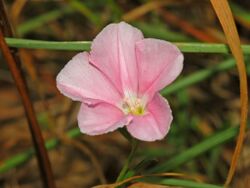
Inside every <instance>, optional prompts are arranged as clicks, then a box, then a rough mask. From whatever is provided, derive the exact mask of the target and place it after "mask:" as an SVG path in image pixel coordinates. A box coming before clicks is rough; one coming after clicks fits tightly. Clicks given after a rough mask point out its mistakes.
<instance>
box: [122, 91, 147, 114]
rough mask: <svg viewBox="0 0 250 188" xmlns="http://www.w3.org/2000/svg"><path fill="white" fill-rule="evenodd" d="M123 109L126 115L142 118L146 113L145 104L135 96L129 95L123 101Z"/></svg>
mask: <svg viewBox="0 0 250 188" xmlns="http://www.w3.org/2000/svg"><path fill="white" fill-rule="evenodd" d="M121 107H122V111H123V112H124V113H125V114H132V115H136V116H140V115H143V114H144V113H145V103H144V102H143V100H142V99H140V98H137V96H135V95H130V96H129V95H127V97H125V98H124V99H123V102H122V105H121Z"/></svg>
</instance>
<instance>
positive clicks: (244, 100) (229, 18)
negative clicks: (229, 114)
mask: <svg viewBox="0 0 250 188" xmlns="http://www.w3.org/2000/svg"><path fill="white" fill-rule="evenodd" d="M210 1H211V3H212V5H213V8H214V10H215V12H216V14H217V16H218V18H219V20H220V23H221V25H222V28H223V30H224V33H225V36H226V39H227V42H228V45H229V47H230V49H231V51H232V54H233V56H234V58H235V59H236V62H237V68H238V73H239V78H240V99H241V121H240V131H239V135H238V139H237V143H236V147H235V150H234V154H233V158H232V161H231V165H230V169H229V172H228V176H227V179H226V182H225V186H228V185H229V184H230V182H231V180H232V178H233V176H234V173H235V170H236V166H237V163H238V160H239V156H240V152H241V149H242V146H243V141H244V137H245V130H246V123H247V112H248V88H247V74H246V67H245V63H244V57H243V53H242V49H241V47H240V39H239V35H238V32H237V29H236V25H235V22H234V19H233V15H232V12H231V9H230V7H229V4H228V1H227V0H219V1H218V0H210Z"/></svg>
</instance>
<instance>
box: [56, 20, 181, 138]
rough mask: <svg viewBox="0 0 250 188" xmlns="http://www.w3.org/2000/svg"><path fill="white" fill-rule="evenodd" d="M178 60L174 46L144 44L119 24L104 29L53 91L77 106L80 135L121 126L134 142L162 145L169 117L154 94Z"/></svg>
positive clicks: (67, 67)
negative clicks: (157, 141)
mask: <svg viewBox="0 0 250 188" xmlns="http://www.w3.org/2000/svg"><path fill="white" fill-rule="evenodd" d="M182 67H183V55H182V53H181V52H180V51H179V49H178V48H177V47H176V46H174V45H173V44H171V43H169V42H166V41H163V40H158V39H150V38H148V39H144V37H143V34H142V33H141V31H140V30H138V29H136V28H134V27H132V26H131V25H129V24H127V23H125V22H121V23H119V24H110V25H108V26H106V27H105V28H104V29H103V30H102V31H101V32H100V33H99V34H98V35H97V37H96V38H95V39H94V41H93V43H92V46H91V51H90V53H88V52H82V53H79V54H77V55H76V56H75V57H73V59H72V60H70V61H69V62H68V64H66V65H65V67H64V68H63V69H62V70H61V72H60V73H59V74H58V76H57V78H56V80H57V87H58V89H59V90H60V91H61V92H62V93H63V94H64V95H65V96H67V97H69V98H71V99H73V100H76V101H80V102H82V104H81V108H80V111H79V114H78V124H79V127H80V130H81V132H83V133H85V134H88V135H100V134H104V133H107V132H111V131H114V130H115V129H117V128H120V127H123V126H126V128H127V130H128V132H129V133H130V134H131V135H132V136H133V137H135V138H137V139H139V140H144V141H154V140H160V139H163V138H164V137H165V136H166V134H167V133H168V130H169V128H170V124H171V122H172V119H173V117H172V112H171V109H170V107H169V104H168V102H167V100H166V99H164V98H163V97H162V96H161V95H160V94H159V91H160V90H161V89H163V88H164V87H165V86H166V85H169V84H170V83H171V82H173V80H175V79H176V77H177V76H178V75H179V74H180V72H181V70H182Z"/></svg>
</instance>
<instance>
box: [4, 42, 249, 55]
mask: <svg viewBox="0 0 250 188" xmlns="http://www.w3.org/2000/svg"><path fill="white" fill-rule="evenodd" d="M6 42H7V44H8V45H9V46H10V47H17V48H30V49H48V50H72V51H82V50H90V46H91V42H89V41H60V42H58V41H43V40H31V39H18V38H6ZM174 44H175V45H177V46H178V47H179V48H180V50H181V51H182V52H186V53H217V54H218V53H222V54H228V53H230V50H229V48H228V47H227V45H225V44H210V43H209V44H208V43H199V42H193V43H179V42H178V43H174ZM241 47H242V50H243V52H244V54H250V45H242V46H241Z"/></svg>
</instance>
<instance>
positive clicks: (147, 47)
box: [136, 39, 183, 101]
mask: <svg viewBox="0 0 250 188" xmlns="http://www.w3.org/2000/svg"><path fill="white" fill-rule="evenodd" d="M136 55H137V62H138V79H139V95H140V96H143V95H144V96H145V95H146V96H145V97H146V98H148V100H149V101H150V99H152V98H153V96H154V94H155V93H156V92H158V91H160V90H161V89H163V88H164V87H165V86H166V85H169V84H170V83H171V82H172V81H174V80H175V79H176V77H177V76H178V75H179V74H180V72H181V71H182V68H183V55H182V53H181V52H180V50H179V49H178V48H177V47H176V46H175V45H173V44H171V43H169V42H166V41H163V40H158V39H144V40H141V41H139V42H137V43H136Z"/></svg>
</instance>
